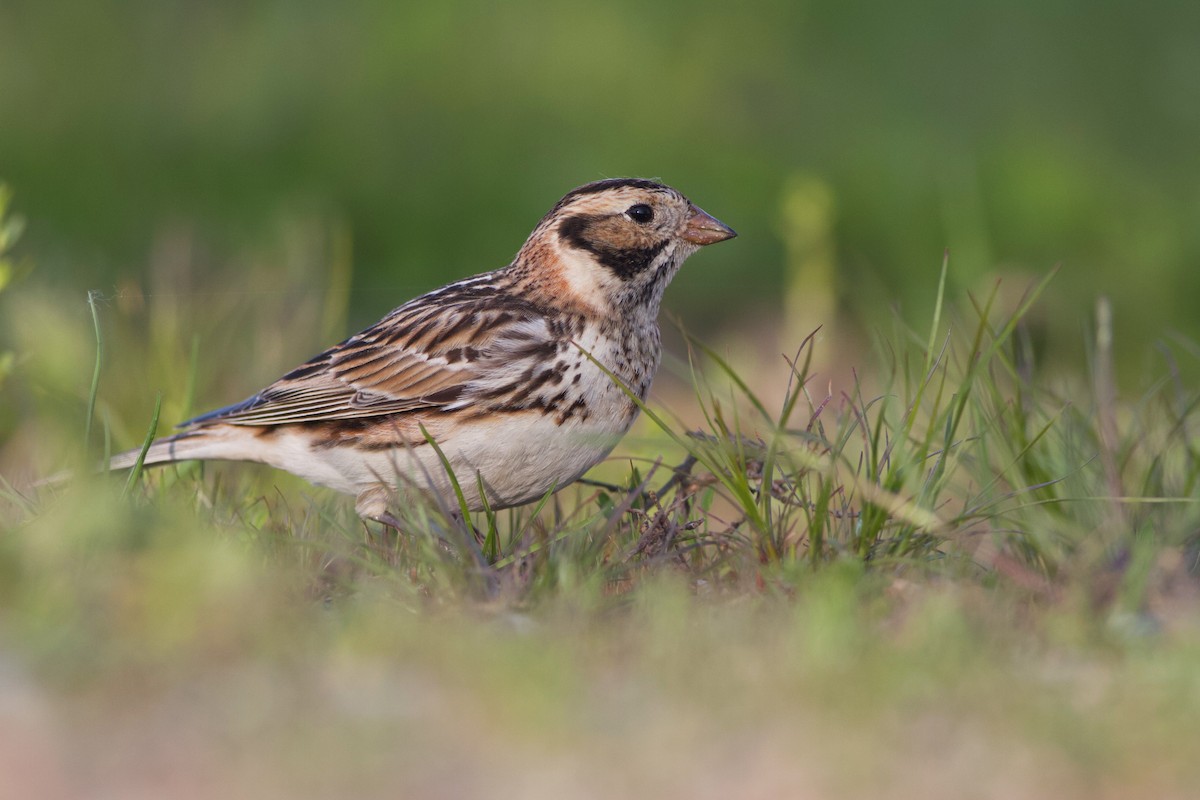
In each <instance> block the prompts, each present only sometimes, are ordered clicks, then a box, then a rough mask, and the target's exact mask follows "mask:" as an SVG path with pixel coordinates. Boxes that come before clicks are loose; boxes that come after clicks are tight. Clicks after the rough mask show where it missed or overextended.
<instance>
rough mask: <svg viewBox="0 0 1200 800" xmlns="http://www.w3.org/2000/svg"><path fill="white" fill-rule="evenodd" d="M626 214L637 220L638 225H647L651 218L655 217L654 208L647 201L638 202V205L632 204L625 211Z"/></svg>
mask: <svg viewBox="0 0 1200 800" xmlns="http://www.w3.org/2000/svg"><path fill="white" fill-rule="evenodd" d="M625 216H627V217H629V218H630V219H631V220H633V221H634V222H636V223H637V224H638V225H645V224H646V223H647V222H649V221H650V220H652V219H654V209H653V208H651V207H650V206H648V205H646V204H645V203H638V204H637V205H636V206H630V207H629V210H628V211H626V212H625Z"/></svg>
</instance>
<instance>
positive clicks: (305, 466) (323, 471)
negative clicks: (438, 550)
mask: <svg viewBox="0 0 1200 800" xmlns="http://www.w3.org/2000/svg"><path fill="white" fill-rule="evenodd" d="M735 235H736V234H735V233H734V232H733V230H732V229H731V228H729V226H727V225H725V224H724V223H722V222H720V221H718V220H716V219H714V218H713V217H711V216H709V215H708V214H706V213H704V212H703V211H701V210H700V209H699V208H697V207H696V206H694V205H692V204H691V203H690V202H689V201H688V199H687V198H686V197H684V196H683V195H682V194H680V193H679V192H677V191H676V190H674V189H672V188H670V187H669V186H664V185H662V184H660V183H656V182H654V181H649V180H640V179H631V178H620V179H611V180H603V181H597V182H595V183H589V184H587V185H585V186H581V187H579V188H578V189H575V190H573V191H571V192H569V193H567V195H566V196H565V197H563V198H562V200H559V201H558V203H557V204H556V205H555V206H554V207H553V208H552V209H550V212H549V213H548V214H546V216H545V217H543V218H542V220H541V222H539V223H538V225H537V227H536V228H534V229H533V233H531V234H530V236H529V238H528V239H527V240H526V242H525V244H524V245H523V246H522V247H521V249H520V251H519V252H518V253H517V255H516V257H515V258H514V259H513V261H512V263H511V264H509V265H508V266H506V267H504V268H502V269H499V270H496V271H494V272H487V273H484V274H482V275H477V276H475V277H473V278H467V279H465V280H461V281H458V282H457V283H452V284H450V285H449V286H446V287H444V288H442V289H438V290H436V291H433V292H430V293H429V294H426V295H423V296H421V297H418V298H416V299H415V300H411V301H409V302H408V303H405V304H404V305H402V306H400V307H399V308H397V309H395V310H394V311H392V312H391V313H389V314H388V315H387V316H385V317H384V318H383V319H382V320H380V321H379V322H378V323H376V324H375V325H372V326H371V327H369V328H367V329H366V330H364V331H362V332H361V333H358V334H355V335H354V336H351V337H350V338H349V339H347V340H346V341H344V342H342V343H341V344H338V345H334V346H333V347H331V348H329V349H328V350H326V351H325V352H323V353H321V354H320V355H317V356H315V357H314V358H312V359H311V360H309V361H308V362H306V363H304V364H302V365H301V366H299V367H297V368H296V369H294V370H292V371H291V372H289V373H288V374H286V375H284V376H283V377H282V378H280V379H279V380H277V381H275V382H274V383H273V384H271V385H270V386H268V387H267V388H265V389H263V390H262V391H261V392H259V393H258V394H256V395H254V396H253V397H251V398H249V399H247V400H245V401H243V402H241V403H237V404H236V405H232V406H228V407H227V408H222V409H219V410H217V411H213V412H210V413H208V414H204V415H203V416H200V417H196V418H195V419H193V420H190V421H188V422H185V423H183V424H182V425H181V426H180V427H182V428H183V430H182V431H180V432H179V433H177V434H175V435H174V436H169V437H166V438H163V439H159V440H157V441H155V442H154V443H153V444H151V446H150V448H149V451H148V452H147V454H146V459H145V463H146V464H166V463H170V462H174V461H185V460H191V459H217V460H232V461H256V462H260V463H264V464H269V465H271V466H273V467H277V468H279V469H283V470H287V471H288V472H291V473H294V474H296V475H299V476H300V477H302V478H305V479H306V480H308V481H310V482H312V483H315V484H318V485H321V486H328V487H330V488H332V489H336V490H338V491H341V492H346V493H348V494H352V495H355V497H356V498H357V501H356V503H355V508H356V510H357V511H358V513H359V514H361V515H362V516H364V517H368V518H372V519H383V520H388V519H390V517H389V515H388V514H387V505H388V501H389V499H390V498H391V496H392V495H393V493H394V492H396V490H397V489H400V490H402V491H403V490H404V489H407V488H409V487H417V488H419V489H423V490H431V491H433V492H437V493H440V494H441V495H442V496H444V497H446V499H447V500H449V499H451V497H452V495H451V484H450V480H449V477H448V475H447V472H446V470H445V468H444V466H443V464H442V461H441V459H440V458H439V456H438V454H437V452H436V450H435V448H433V447H431V446H430V444H429V439H432V440H433V441H434V442H436V443H437V445H438V449H440V450H441V451H442V453H443V454H444V456H445V458H446V460H447V462H448V463H449V465H450V468H451V470H452V471H453V473H454V475H455V476H457V478H458V481H459V484H460V486H461V488H462V491H463V493H464V494H465V495H466V500H467V504H468V505H469V507H470V508H471V509H472V510H479V509H481V508H483V505H484V501H485V499H486V502H487V504H488V506H490V507H491V508H494V509H495V508H505V507H508V506H514V505H519V504H521V503H526V502H529V501H531V500H534V499H536V498H538V497H541V496H543V495H544V494H545V493H546V492H548V491H550V490H552V489H558V488H562V487H563V486H566V485H567V484H569V483H571V482H572V481H574V480H576V479H577V478H579V477H580V476H581V475H583V473H584V472H585V471H587V470H588V469H589V468H590V467H592V466H593V465H594V464H596V463H597V462H598V461H600V460H601V459H602V458H604V457H605V456H606V455H607V454H608V452H609V451H610V450H611V449H612V448H613V446H614V445H615V444H616V442H617V440H618V439H619V438H620V437H621V436H622V435H623V434H624V433H625V431H627V430H628V429H629V426H630V424H632V422H633V420H634V418H635V417H636V416H637V412H638V408H637V405H636V404H635V403H634V402H632V400H630V398H629V395H628V394H627V393H626V389H625V388H623V387H621V386H619V385H617V383H616V381H614V379H613V377H612V376H615V377H616V378H617V379H618V380H619V381H620V382H621V383H623V384H624V386H625V387H627V388H628V390H630V391H632V392H633V393H635V394H636V395H637V396H638V397H640V398H643V399H644V398H645V397H646V394H647V392H648V391H649V390H650V382H651V381H652V380H653V378H654V373H655V372H656V371H657V369H658V362H659V353H660V346H659V331H658V321H657V317H658V309H659V304H660V302H661V300H662V295H663V290H664V289H665V288H666V286H667V284H668V283H669V282H670V281H671V278H673V277H674V276H675V273H676V272H677V271H678V270H679V267H680V265H682V264H683V262H684V260H685V259H686V258H687V257H688V256H690V255H691V254H692V253H694V252H695V251H696V250H698V249H699V248H700V247H702V246H704V245H708V244H713V243H714V242H720V241H724V240H725V239H730V238H732V237H733V236H735ZM597 363H599V364H602V365H604V368H605V369H601V368H600V367H599V366H597ZM606 370H607V372H606ZM608 373H611V375H610V374H608ZM137 456H138V451H136V450H133V451H129V452H126V453H122V454H120V455H117V456H115V457H114V458H113V459H112V461H111V464H110V467H111V468H112V469H122V468H127V467H131V466H133V464H134V463H135V462H136V460H137ZM481 486H482V487H483V493H484V494H485V495H486V498H484V497H481V496H480V495H481V491H480V487H481Z"/></svg>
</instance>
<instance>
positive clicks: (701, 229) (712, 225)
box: [683, 205, 737, 245]
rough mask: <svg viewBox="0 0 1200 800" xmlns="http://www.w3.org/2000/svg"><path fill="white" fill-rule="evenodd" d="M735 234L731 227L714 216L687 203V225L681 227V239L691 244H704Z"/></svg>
mask: <svg viewBox="0 0 1200 800" xmlns="http://www.w3.org/2000/svg"><path fill="white" fill-rule="evenodd" d="M735 236H737V233H735V232H734V230H733V228H731V227H729V226H728V225H726V224H725V223H724V222H721V220H719V219H717V218H716V217H712V216H709V215H708V214H705V213H704V212H703V211H701V210H700V209H699V208H697V207H696V206H694V205H689V213H688V221H687V225H685V226H684V227H683V240H684V241H686V242H691V243H692V244H698V245H706V244H715V243H716V242H723V241H725V240H726V239H732V238H733V237H735Z"/></svg>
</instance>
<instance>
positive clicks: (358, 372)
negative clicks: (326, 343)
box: [184, 287, 557, 426]
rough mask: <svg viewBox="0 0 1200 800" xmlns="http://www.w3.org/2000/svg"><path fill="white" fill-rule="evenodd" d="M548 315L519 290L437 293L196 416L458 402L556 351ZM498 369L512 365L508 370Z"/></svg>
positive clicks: (282, 418)
mask: <svg viewBox="0 0 1200 800" xmlns="http://www.w3.org/2000/svg"><path fill="white" fill-rule="evenodd" d="M556 346H557V337H556V336H555V335H554V333H553V331H552V326H551V325H550V324H549V323H548V321H547V319H546V317H545V316H543V315H542V314H541V313H540V312H539V310H538V309H537V308H536V307H534V306H533V305H531V304H530V303H528V302H526V301H524V300H521V299H519V298H516V297H514V296H512V295H506V294H503V293H497V292H495V291H492V292H487V291H483V290H482V288H481V287H475V289H474V291H470V292H466V293H465V296H464V294H463V293H461V292H460V293H459V294H455V293H447V290H442V291H441V292H435V293H433V294H431V295H426V296H425V297H422V298H418V299H417V300H414V301H412V302H410V303H408V304H406V305H404V306H401V307H400V308H398V309H396V310H395V311H393V312H392V313H390V314H388V316H386V317H384V318H383V319H382V320H381V321H380V322H378V323H376V324H375V325H373V326H371V327H370V328H367V329H366V330H365V331H362V332H361V333H358V334H356V335H354V336H352V337H350V338H349V339H347V340H346V341H344V342H342V343H341V344H339V345H336V346H334V347H332V348H330V349H329V350H326V351H325V352H324V353H321V354H320V355H318V356H315V357H314V358H312V359H310V360H309V361H307V362H306V363H304V364H302V365H301V366H299V367H297V368H296V369H294V370H292V371H291V372H289V373H288V374H287V375H284V376H283V377H282V378H280V379H279V380H277V381H276V382H275V383H273V384H271V385H270V386H268V387H267V388H266V389H264V390H263V391H261V392H259V393H258V394H256V395H254V396H253V397H251V398H249V399H247V400H245V401H244V402H241V403H238V404H236V405H232V406H229V407H227V408H222V409H218V410H217V411H213V412H210V413H208V414H205V415H203V416H200V417H197V418H195V419H193V420H190V421H189V422H186V423H184V425H185V426H195V425H206V424H211V423H216V422H221V423H230V424H234V425H282V424H288V423H303V422H324V421H329V420H339V419H355V418H362V417H376V416H383V415H387V414H396V413H401V412H406V411H415V410H418V409H423V408H442V409H446V410H451V409H453V408H456V407H460V406H463V405H466V404H468V403H469V402H470V397H471V394H472V392H471V389H472V388H473V387H474V388H476V389H481V388H484V389H486V387H487V386H489V385H495V384H496V383H509V382H510V381H508V380H505V376H511V375H513V374H514V372H513V371H516V372H517V373H519V372H520V371H522V370H523V369H524V368H525V367H524V366H523V365H521V364H520V362H522V361H531V360H539V359H542V358H545V357H546V356H547V355H550V354H552V353H553V352H554V350H555V348H556ZM498 373H504V374H503V375H501V374H498Z"/></svg>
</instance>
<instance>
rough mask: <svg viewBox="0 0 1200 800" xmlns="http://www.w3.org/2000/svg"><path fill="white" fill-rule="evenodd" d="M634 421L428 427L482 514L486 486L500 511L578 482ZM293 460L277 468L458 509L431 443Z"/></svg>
mask: <svg viewBox="0 0 1200 800" xmlns="http://www.w3.org/2000/svg"><path fill="white" fill-rule="evenodd" d="M633 418H634V415H633V414H632V413H621V414H619V415H618V414H614V415H604V416H603V417H602V418H601V419H596V418H595V417H592V418H591V419H589V420H588V421H579V420H578V419H567V420H565V421H564V422H563V423H562V424H561V425H560V424H557V421H556V418H555V416H554V415H552V414H546V413H543V412H542V411H538V410H528V411H521V412H514V413H506V414H497V415H494V416H487V417H480V418H477V419H474V420H462V419H458V420H455V421H454V423H453V425H447V426H438V425H437V424H436V423H434V422H433V421H432V420H431V424H430V425H429V426H428V428H429V429H430V434H431V435H432V436H433V437H434V439H435V441H436V442H437V443H438V446H439V447H440V448H441V451H442V453H443V455H444V456H445V458H446V461H448V462H449V464H450V467H451V469H452V470H453V473H454V477H455V479H456V480H457V482H458V485H459V488H460V489H461V490H462V492H463V496H464V499H465V500H466V501H467V505H468V507H469V508H470V509H471V510H472V511H479V510H481V509H482V508H483V502H482V500H481V499H480V491H479V489H480V484H481V483H482V485H483V487H484V489H485V491H486V496H487V503H488V506H489V507H490V508H493V509H498V508H507V507H509V506H516V505H521V504H522V503H527V502H531V501H533V500H536V499H538V498H540V497H542V496H543V495H545V494H546V492H548V491H550V490H552V489H558V488H562V487H563V486H566V485H567V484H569V483H571V482H572V481H574V480H576V479H577V478H579V477H580V476H582V475H583V473H584V472H586V471H587V470H588V469H590V468H591V467H592V466H593V465H595V464H596V463H598V462H599V461H600V460H602V459H603V458H604V457H605V456H606V455H608V453H609V452H610V451H611V450H612V448H613V446H614V445H616V443H617V441H618V440H619V439H620V438H621V436H622V435H623V434H624V433H625V431H626V430H627V429H628V428H629V425H630V423H632V421H633ZM439 427H441V430H438V428H439ZM313 456H316V458H313ZM286 460H287V461H288V462H289V463H286V464H278V465H277V466H280V467H282V468H284V469H287V470H289V471H291V472H293V473H295V474H298V475H300V476H301V477H303V478H305V479H306V480H308V481H310V482H312V483H315V484H318V485H321V486H327V487H329V488H331V489H334V490H337V491H340V492H345V493H347V494H360V493H362V492H364V491H366V490H368V489H371V488H372V487H378V486H379V485H381V484H383V485H386V486H390V487H392V488H394V489H397V491H398V493H400V494H403V493H404V492H405V490H407V489H418V490H421V491H432V492H434V493H436V494H439V495H441V496H442V497H443V498H444V499H445V500H446V501H447V502H448V503H450V504H451V505H452V506H456V505H457V497H456V496H455V493H454V488H453V486H452V484H451V482H450V478H449V476H448V475H447V471H446V468H445V465H444V464H443V462H442V459H441V458H440V457H439V456H438V454H437V452H436V451H435V450H434V449H433V447H432V446H430V445H429V444H428V443H418V444H415V445H413V446H412V447H409V448H390V449H386V450H364V449H362V448H359V447H355V446H353V445H346V446H341V447H333V448H327V449H324V450H321V451H319V452H317V451H313V452H310V454H309V457H308V458H299V459H290V458H289V459H286Z"/></svg>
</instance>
